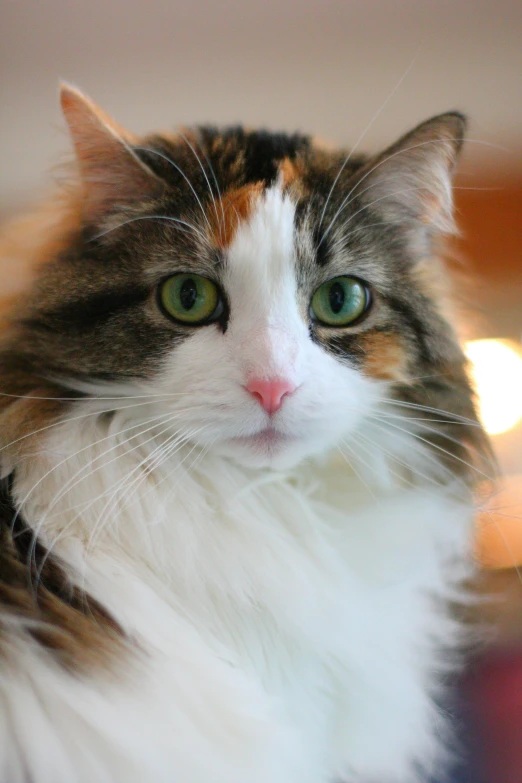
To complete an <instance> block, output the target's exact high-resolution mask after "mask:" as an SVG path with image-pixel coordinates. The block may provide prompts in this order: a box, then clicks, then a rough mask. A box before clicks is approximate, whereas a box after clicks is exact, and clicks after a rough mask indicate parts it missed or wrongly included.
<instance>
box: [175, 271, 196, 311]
mask: <svg viewBox="0 0 522 783" xmlns="http://www.w3.org/2000/svg"><path fill="white" fill-rule="evenodd" d="M197 298H198V289H197V286H196V283H195V282H194V280H192V278H191V277H189V279H188V280H185V282H184V283H183V285H182V286H181V289H180V292H179V301H180V302H181V306H182V307H183V309H184V310H192V308H193V307H194V305H195V304H196V299H197Z"/></svg>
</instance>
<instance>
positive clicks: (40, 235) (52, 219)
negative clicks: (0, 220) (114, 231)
mask: <svg viewBox="0 0 522 783" xmlns="http://www.w3.org/2000/svg"><path fill="white" fill-rule="evenodd" d="M81 208H82V207H81V192H80V190H79V188H78V187H76V188H75V189H74V190H73V192H72V193H67V195H66V196H56V197H54V198H53V199H50V200H49V201H47V202H46V203H44V204H42V205H41V206H40V207H39V208H38V209H36V210H35V211H33V212H32V213H30V214H27V215H23V216H22V217H17V218H15V219H13V220H12V221H11V222H10V223H7V224H6V225H5V226H3V227H2V231H1V233H0V263H1V269H2V282H3V285H2V300H3V301H2V305H1V309H2V315H3V313H4V312H5V311H7V310H8V309H9V302H8V298H9V299H10V298H11V297H12V296H14V295H16V294H17V293H18V292H19V291H21V290H23V289H25V288H27V285H28V284H29V283H30V282H31V281H32V279H33V277H34V273H35V272H36V271H37V270H38V268H39V267H40V266H42V265H44V264H46V263H47V262H50V261H53V260H54V259H55V258H56V257H57V256H58V255H59V254H60V252H61V251H62V250H63V249H65V248H67V247H68V246H69V245H70V243H71V237H72V236H73V234H75V233H77V232H79V231H80V229H81ZM4 297H5V299H4ZM19 306H20V305H19Z"/></svg>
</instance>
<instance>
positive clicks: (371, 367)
mask: <svg viewBox="0 0 522 783" xmlns="http://www.w3.org/2000/svg"><path fill="white" fill-rule="evenodd" d="M361 342H362V345H363V348H364V351H365V354H366V358H365V359H364V363H363V366H364V371H365V372H366V374H367V375H370V376H371V377H372V378H378V379H379V380H382V381H400V382H402V383H405V382H407V380H408V374H407V360H406V352H405V350H404V349H403V347H402V346H401V344H400V342H399V340H398V339H397V337H396V336H394V335H390V334H380V333H374V334H368V335H367V336H366V337H365V338H364V341H363V340H361Z"/></svg>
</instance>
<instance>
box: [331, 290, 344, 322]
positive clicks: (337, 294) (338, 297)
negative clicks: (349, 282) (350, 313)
mask: <svg viewBox="0 0 522 783" xmlns="http://www.w3.org/2000/svg"><path fill="white" fill-rule="evenodd" d="M328 299H329V301H330V307H331V308H332V312H333V313H335V315H337V314H338V313H340V312H341V310H342V309H343V306H344V299H345V295H344V288H343V286H342V285H341V284H340V283H332V285H331V287H330V293H329V295H328Z"/></svg>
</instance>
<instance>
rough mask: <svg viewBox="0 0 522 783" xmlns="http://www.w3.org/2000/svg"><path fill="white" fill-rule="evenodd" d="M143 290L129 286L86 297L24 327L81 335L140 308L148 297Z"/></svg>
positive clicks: (143, 288)
mask: <svg viewBox="0 0 522 783" xmlns="http://www.w3.org/2000/svg"><path fill="white" fill-rule="evenodd" d="M149 293H150V292H149V290H148V289H147V288H145V287H138V286H129V287H128V288H121V289H118V290H113V291H105V292H102V293H93V294H88V295H87V296H86V297H85V298H83V299H76V300H74V301H72V302H67V303H66V304H64V305H63V306H62V307H58V308H56V309H54V310H50V311H47V312H44V313H42V315H40V316H39V317H37V318H33V319H29V320H28V321H26V322H25V323H26V324H28V325H31V326H34V327H36V328H40V329H43V330H44V331H49V332H55V331H61V330H62V329H64V328H65V329H72V330H74V331H75V332H83V331H88V330H90V329H92V328H93V327H94V326H96V325H97V324H99V323H103V322H105V321H108V320H109V319H110V318H112V317H113V316H115V315H117V314H119V313H122V312H125V311H126V310H129V309H131V308H133V307H137V306H138V305H142V304H143V303H144V302H145V301H146V300H147V297H148V296H149Z"/></svg>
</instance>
